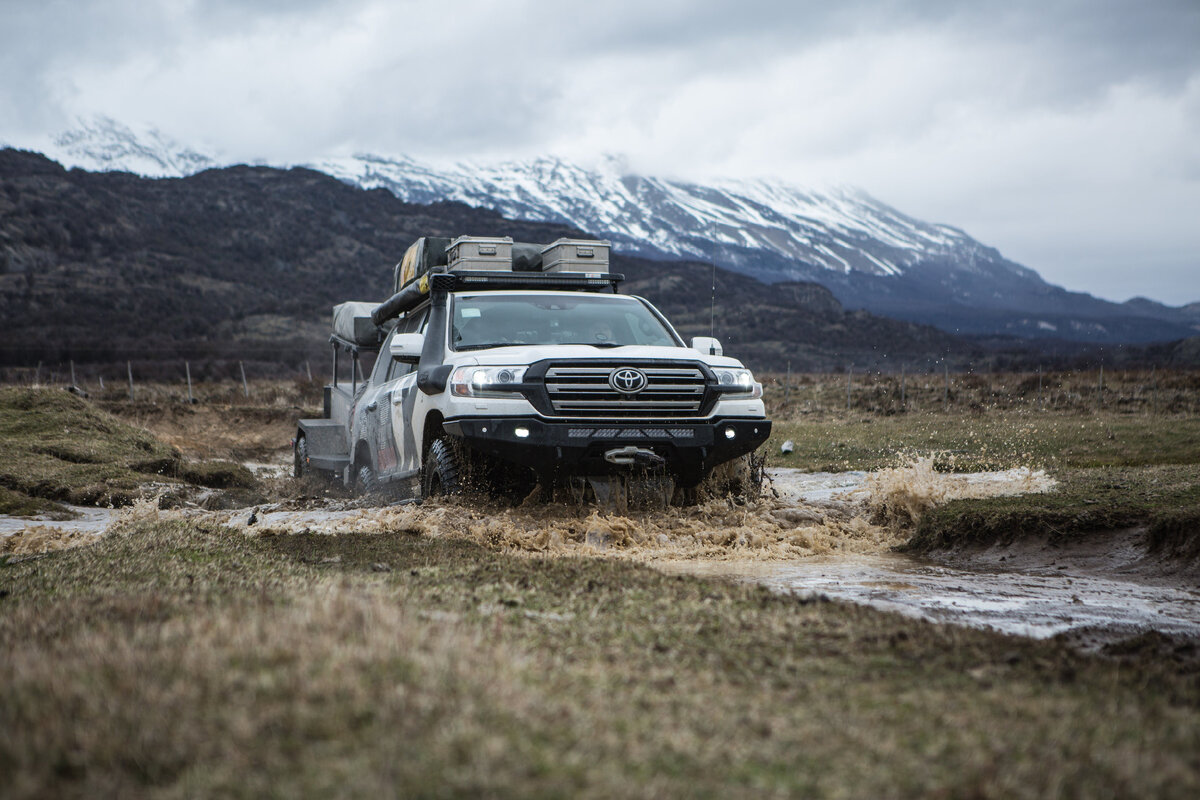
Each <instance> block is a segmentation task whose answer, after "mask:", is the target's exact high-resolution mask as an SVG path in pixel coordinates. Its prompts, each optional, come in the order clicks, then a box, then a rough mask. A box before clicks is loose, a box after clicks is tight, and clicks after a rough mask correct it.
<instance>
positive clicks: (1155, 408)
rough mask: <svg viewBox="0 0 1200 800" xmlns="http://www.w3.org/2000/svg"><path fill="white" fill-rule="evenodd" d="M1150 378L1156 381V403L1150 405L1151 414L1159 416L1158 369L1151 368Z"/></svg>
mask: <svg viewBox="0 0 1200 800" xmlns="http://www.w3.org/2000/svg"><path fill="white" fill-rule="evenodd" d="M1150 380H1152V381H1153V382H1154V405H1152V406H1151V407H1150V416H1152V417H1157V416H1158V371H1157V369H1151V370H1150Z"/></svg>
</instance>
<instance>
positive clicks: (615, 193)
mask: <svg viewBox="0 0 1200 800" xmlns="http://www.w3.org/2000/svg"><path fill="white" fill-rule="evenodd" d="M310 166H312V167H313V168H314V169H317V170H320V171H322V172H326V173H328V174H330V175H333V176H335V177H338V178H340V179H342V180H344V181H347V182H349V183H354V184H357V185H359V186H363V187H367V188H376V187H382V188H385V189H387V190H389V191H391V192H393V193H394V194H396V195H397V196H398V197H401V198H403V199H405V200H408V201H410V202H414V203H429V202H434V201H437V200H446V199H449V200H458V201H460V202H463V203H467V204H468V205H473V206H486V207H489V208H493V209H495V210H497V211H499V212H500V213H501V214H503V215H505V216H507V217H512V218H517V219H536V220H549V221H554V222H563V223H566V224H569V225H572V226H574V227H576V228H579V229H580V230H584V231H588V232H589V233H591V234H593V235H597V236H604V237H607V238H609V239H611V240H612V241H613V243H614V245H615V246H616V247H617V249H618V250H623V251H626V252H631V253H638V254H640V255H648V256H651V257H663V256H670V257H676V258H696V259H703V260H716V261H717V262H718V263H721V264H726V265H730V266H732V267H734V268H737V269H741V270H743V271H746V272H749V273H751V274H754V275H756V277H760V278H764V279H767V280H786V279H795V278H812V277H813V275H814V274H819V271H823V270H828V271H831V272H833V273H842V274H845V273H851V272H856V273H863V274H867V275H876V276H887V275H899V274H902V273H903V272H904V271H905V270H906V269H907V268H908V267H910V266H912V265H913V264H916V263H919V262H922V261H927V260H928V259H929V258H931V257H953V258H955V259H956V260H958V261H960V263H961V264H962V266H963V267H964V268H967V269H971V268H974V267H976V266H977V263H976V262H977V261H978V260H979V259H978V255H979V254H980V252H981V251H983V249H984V248H982V247H981V245H979V243H978V242H975V241H974V240H973V239H971V238H970V237H969V236H967V235H966V234H965V233H963V232H962V231H959V230H956V229H954V228H951V227H949V226H945V225H930V224H927V223H923V222H920V221H918V220H915V219H912V218H910V217H907V216H905V215H903V214H901V213H900V212H898V211H896V210H895V209H893V208H889V207H888V206H886V205H884V204H883V203H880V202H879V201H877V200H875V199H873V198H872V197H870V196H868V195H867V194H865V193H864V192H862V191H859V190H856V189H849V188H837V189H830V190H824V191H815V190H807V189H799V188H796V187H794V186H789V185H787V184H784V183H779V182H771V181H765V180H758V181H733V180H726V181H720V182H716V183H713V184H709V185H702V184H697V183H690V182H686V181H677V180H668V179H664V178H656V177H647V176H642V175H633V174H628V173H627V172H624V171H623V170H621V169H620V162H619V160H617V159H614V158H610V159H607V160H605V161H604V162H603V163H602V164H601V165H600V166H599V167H598V168H594V169H588V168H584V167H581V166H578V165H575V164H571V163H568V162H566V161H563V160H561V159H556V158H537V159H533V160H530V161H514V162H505V163H500V164H475V163H463V164H457V165H454V166H452V167H449V168H444V169H434V168H432V167H430V166H428V165H425V164H421V163H419V162H416V161H413V160H412V159H409V158H384V157H380V156H373V155H358V156H354V157H352V158H340V159H327V160H324V161H319V162H316V163H314V164H311V165H310ZM1006 266H1007V267H1008V268H1009V269H1011V270H1013V271H1015V272H1017V273H1019V274H1020V275H1021V276H1022V277H1025V278H1029V279H1035V280H1036V279H1037V278H1036V274H1035V273H1033V272H1032V271H1031V270H1027V269H1025V268H1023V267H1019V266H1017V265H1015V264H1008V265H1006Z"/></svg>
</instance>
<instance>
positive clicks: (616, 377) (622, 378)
mask: <svg viewBox="0 0 1200 800" xmlns="http://www.w3.org/2000/svg"><path fill="white" fill-rule="evenodd" d="M646 383H647V381H646V373H644V372H642V371H641V370H640V369H634V368H633V367H621V368H619V369H614V370H613V371H612V372H610V373H609V375H608V385H609V386H611V387H612V388H614V389H616V390H617V391H618V392H620V393H621V394H637V393H638V392H640V391H641V390H642V389H645V388H646Z"/></svg>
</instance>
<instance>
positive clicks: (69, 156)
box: [42, 117, 221, 178]
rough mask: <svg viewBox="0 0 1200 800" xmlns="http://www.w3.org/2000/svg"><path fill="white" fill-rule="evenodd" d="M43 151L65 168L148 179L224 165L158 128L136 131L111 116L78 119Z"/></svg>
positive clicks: (180, 175)
mask: <svg viewBox="0 0 1200 800" xmlns="http://www.w3.org/2000/svg"><path fill="white" fill-rule="evenodd" d="M42 152H43V154H44V155H46V156H47V157H48V158H52V159H54V160H55V161H57V162H58V163H60V164H62V165H63V166H64V167H79V168H81V169H86V170H90V171H92V172H118V171H119V172H132V173H134V174H135V175H142V176H145V177H148V178H180V177H183V176H185V175H192V174H194V173H196V172H200V171H201V170H205V169H209V168H210V167H216V166H221V165H220V164H219V163H218V161H217V159H216V158H215V157H214V156H213V155H212V154H210V153H203V152H200V151H198V150H196V149H194V148H192V147H189V146H186V145H183V144H180V143H179V142H177V141H175V140H174V139H172V138H170V137H169V136H166V135H165V134H163V133H161V132H159V131H158V130H157V129H156V128H152V127H150V126H142V127H140V128H138V129H137V130H135V129H133V128H131V127H129V126H128V125H123V124H121V123H119V122H117V121H116V120H113V119H109V118H108V117H93V118H91V119H80V120H78V127H76V128H73V129H71V130H69V131H66V132H64V133H61V134H59V135H58V136H56V137H54V139H53V140H52V141H51V143H50V144H49V146H47V147H46V148H45V149H44V150H43V151H42Z"/></svg>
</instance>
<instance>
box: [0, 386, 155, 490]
mask: <svg viewBox="0 0 1200 800" xmlns="http://www.w3.org/2000/svg"><path fill="white" fill-rule="evenodd" d="M0 442H3V444H4V448H5V457H4V459H2V460H0V486H3V487H5V488H7V489H10V490H12V491H14V492H17V493H19V494H22V495H26V496H28V497H39V498H44V499H47V500H54V501H62V502H68V503H75V504H80V505H95V504H104V503H112V504H114V505H120V504H123V503H127V502H129V501H130V500H132V499H133V498H134V497H136V496H137V491H138V488H139V487H140V486H141V485H142V484H144V483H146V482H147V481H149V480H154V479H163V478H166V479H170V478H171V477H172V476H173V475H174V474H175V473H176V472H177V471H178V468H179V454H178V453H177V452H175V451H174V450H173V449H171V448H169V447H167V446H166V445H164V444H162V443H161V442H159V441H158V440H157V439H155V438H154V437H153V436H152V435H150V434H149V433H148V432H146V431H144V430H142V429H140V428H135V427H133V426H131V425H128V424H126V423H124V422H121V421H120V420H118V419H117V418H115V417H113V416H112V415H110V414H106V413H105V412H103V411H100V410H98V409H97V408H96V407H95V406H93V405H92V404H91V403H89V402H87V401H86V400H82V399H80V398H78V397H75V396H74V395H71V394H68V393H67V392H64V391H55V390H44V389H15V388H6V389H0Z"/></svg>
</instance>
